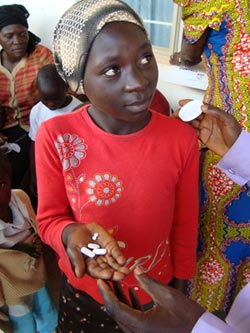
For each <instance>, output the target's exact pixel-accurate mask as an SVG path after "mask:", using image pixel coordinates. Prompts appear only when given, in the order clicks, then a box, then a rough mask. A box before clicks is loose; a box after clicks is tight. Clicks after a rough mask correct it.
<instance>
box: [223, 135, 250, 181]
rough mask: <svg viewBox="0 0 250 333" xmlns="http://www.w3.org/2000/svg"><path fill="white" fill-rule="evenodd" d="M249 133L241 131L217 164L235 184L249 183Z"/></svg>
mask: <svg viewBox="0 0 250 333" xmlns="http://www.w3.org/2000/svg"><path fill="white" fill-rule="evenodd" d="M249 147H250V133H248V132H246V131H244V130H242V132H241V134H240V136H239V138H238V139H237V140H236V142H235V143H234V145H233V146H232V147H231V148H230V149H229V151H228V152H227V153H226V154H225V155H224V156H223V158H222V159H221V160H220V161H219V163H218V164H217V166H218V168H219V169H220V170H222V171H223V172H224V173H225V174H226V175H227V176H228V177H229V178H231V179H232V180H233V181H234V182H235V183H237V184H239V185H241V186H243V185H245V184H246V183H250V148H249Z"/></svg>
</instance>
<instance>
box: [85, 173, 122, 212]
mask: <svg viewBox="0 0 250 333" xmlns="http://www.w3.org/2000/svg"><path fill="white" fill-rule="evenodd" d="M122 191H123V188H122V183H121V181H120V180H119V179H118V178H117V177H116V176H114V175H111V174H109V173H107V172H106V173H104V174H96V175H95V176H94V177H93V179H91V180H89V181H88V185H87V190H86V192H87V194H88V195H89V200H90V201H91V202H93V203H95V204H96V205H97V206H108V205H110V204H112V203H114V202H116V201H117V200H118V199H119V198H120V197H121V193H122Z"/></svg>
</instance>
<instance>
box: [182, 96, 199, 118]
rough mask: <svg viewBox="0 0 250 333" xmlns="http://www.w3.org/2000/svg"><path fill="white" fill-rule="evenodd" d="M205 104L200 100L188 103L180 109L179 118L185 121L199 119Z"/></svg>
mask: <svg viewBox="0 0 250 333" xmlns="http://www.w3.org/2000/svg"><path fill="white" fill-rule="evenodd" d="M202 105H203V103H202V102H201V101H198V100H193V101H190V102H188V103H187V104H185V105H183V107H182V108H181V109H180V112H179V117H180V118H181V119H182V120H183V121H191V120H193V119H195V118H197V117H198V116H199V115H200V114H201V113H202V110H201V106H202Z"/></svg>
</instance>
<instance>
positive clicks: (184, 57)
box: [170, 28, 209, 67]
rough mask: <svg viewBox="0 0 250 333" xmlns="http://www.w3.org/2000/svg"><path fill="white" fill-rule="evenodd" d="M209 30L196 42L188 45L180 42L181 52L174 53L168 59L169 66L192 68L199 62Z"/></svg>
mask: <svg viewBox="0 0 250 333" xmlns="http://www.w3.org/2000/svg"><path fill="white" fill-rule="evenodd" d="M208 33H209V28H207V29H206V30H205V31H204V32H203V34H202V35H201V37H200V38H199V39H198V40H197V42H195V43H193V44H188V43H187V42H186V41H185V40H184V39H183V40H182V46H181V51H180V52H176V53H174V54H173V55H172V56H171V57H170V64H171V65H177V66H181V65H182V66H188V67H189V66H194V65H197V64H199V63H200V62H201V60H202V59H201V56H202V53H203V50H204V46H205V44H206V41H207V37H208Z"/></svg>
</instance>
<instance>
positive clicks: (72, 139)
mask: <svg viewBox="0 0 250 333" xmlns="http://www.w3.org/2000/svg"><path fill="white" fill-rule="evenodd" d="M55 146H56V149H57V151H58V154H59V157H60V160H61V162H62V165H63V170H69V169H71V168H76V167H78V166H79V164H80V160H81V159H83V158H85V157H86V150H87V148H88V145H87V144H86V143H85V142H84V139H83V138H79V137H78V136H77V135H76V134H68V133H65V134H63V135H58V137H57V140H56V142H55Z"/></svg>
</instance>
